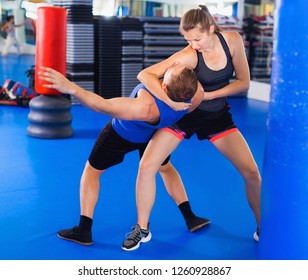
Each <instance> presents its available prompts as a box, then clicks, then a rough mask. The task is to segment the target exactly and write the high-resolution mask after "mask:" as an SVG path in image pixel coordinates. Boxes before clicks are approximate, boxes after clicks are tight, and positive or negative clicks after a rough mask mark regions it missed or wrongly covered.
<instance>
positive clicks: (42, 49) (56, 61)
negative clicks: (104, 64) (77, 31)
mask: <svg viewBox="0 0 308 280" xmlns="http://www.w3.org/2000/svg"><path fill="white" fill-rule="evenodd" d="M66 21H67V10H66V9H65V8H61V7H39V8H38V9H37V23H36V53H35V91H36V92H37V93H39V94H48V95H52V94H60V93H59V92H58V91H57V90H55V89H50V88H44V87H43V86H42V85H43V83H46V82H45V81H42V80H39V78H38V72H39V71H40V67H41V66H47V67H51V68H54V69H55V70H57V71H59V72H60V73H62V74H63V75H66Z"/></svg>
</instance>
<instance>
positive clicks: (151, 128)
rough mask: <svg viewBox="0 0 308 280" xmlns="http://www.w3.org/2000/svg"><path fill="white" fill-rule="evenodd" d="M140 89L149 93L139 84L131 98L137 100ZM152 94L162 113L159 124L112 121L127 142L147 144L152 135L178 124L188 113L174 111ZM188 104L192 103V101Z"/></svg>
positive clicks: (186, 111)
mask: <svg viewBox="0 0 308 280" xmlns="http://www.w3.org/2000/svg"><path fill="white" fill-rule="evenodd" d="M140 89H144V90H146V91H147V92H149V91H148V90H147V88H146V87H145V86H144V85H142V84H139V85H137V86H136V87H135V88H134V90H133V91H132V93H131V94H130V96H129V97H131V98H135V97H136V96H137V93H138V91H139V90H140ZM149 93H150V92H149ZM150 94H151V95H152V96H153V97H154V99H155V102H156V104H157V107H158V110H159V112H160V119H159V121H158V123H157V124H149V123H147V122H144V121H135V120H133V121H129V120H120V119H115V118H113V119H112V126H113V128H114V129H115V131H116V132H117V133H118V134H119V135H120V136H121V137H123V138H124V139H125V140H127V141H130V142H133V143H146V142H148V141H150V139H151V137H152V135H153V134H154V132H155V131H156V130H157V129H159V128H163V127H168V126H170V125H172V124H174V123H176V122H177V121H178V120H179V119H180V118H182V117H183V116H184V115H185V114H187V113H188V110H185V111H174V110H173V109H171V108H170V107H169V106H168V105H167V104H166V103H164V102H162V101H161V100H159V99H158V98H157V97H155V96H154V95H153V94H152V93H150ZM187 102H191V100H189V101H187Z"/></svg>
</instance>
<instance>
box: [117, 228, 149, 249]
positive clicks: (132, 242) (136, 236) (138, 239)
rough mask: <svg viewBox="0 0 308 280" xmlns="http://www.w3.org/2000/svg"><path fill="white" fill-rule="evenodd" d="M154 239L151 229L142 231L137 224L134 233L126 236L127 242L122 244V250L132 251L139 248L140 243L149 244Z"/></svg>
mask: <svg viewBox="0 0 308 280" xmlns="http://www.w3.org/2000/svg"><path fill="white" fill-rule="evenodd" d="M151 238H152V234H151V232H150V228H149V225H148V229H142V228H140V226H139V225H138V224H137V225H135V226H134V227H133V231H132V232H129V233H128V234H127V235H126V240H125V241H124V242H123V244H122V249H123V250H125V251H132V250H136V249H138V248H139V246H140V243H145V242H149V241H150V240H151Z"/></svg>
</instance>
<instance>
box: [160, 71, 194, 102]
mask: <svg viewBox="0 0 308 280" xmlns="http://www.w3.org/2000/svg"><path fill="white" fill-rule="evenodd" d="M172 67H177V68H174V69H173V68H172ZM170 69H171V70H172V72H171V74H170V78H168V80H167V82H166V85H167V95H168V97H169V98H170V99H171V100H173V101H176V102H185V101H187V100H190V99H192V98H193V96H194V95H195V93H196V91H197V88H198V79H197V75H196V73H195V72H194V70H193V69H191V68H190V67H187V66H183V67H178V66H177V65H175V66H171V67H170V68H169V69H168V70H170ZM168 70H167V71H168Z"/></svg>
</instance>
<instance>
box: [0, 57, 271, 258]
mask: <svg viewBox="0 0 308 280" xmlns="http://www.w3.org/2000/svg"><path fill="white" fill-rule="evenodd" d="M0 60H2V61H1V64H2V68H1V69H2V72H1V71H0V81H1V82H2V83H3V82H4V81H5V80H6V79H13V80H15V81H19V82H22V83H24V84H26V83H27V78H26V76H25V73H24V72H25V71H26V70H27V69H29V68H30V67H31V65H33V64H34V57H32V56H21V57H17V56H14V55H9V56H8V57H7V58H0ZM229 103H230V104H231V107H232V109H231V112H232V113H233V116H234V119H235V121H236V123H237V125H238V127H239V129H240V130H241V132H242V133H243V135H244V136H245V138H246V140H247V142H248V143H249V145H250V148H251V150H252V152H253V153H254V155H255V159H256V161H257V163H258V165H259V168H260V170H261V171H262V163H263V150H264V144H265V136H266V118H267V110H268V104H267V103H264V102H260V101H254V100H248V99H246V98H231V99H230V100H229ZM28 113H29V109H28V108H21V107H12V106H0V127H1V133H0V143H1V145H0V163H1V168H0V178H1V180H0V212H1V216H0V228H1V233H0V237H1V239H2V241H3V242H1V250H0V259H1V260H139V259H145V260H257V259H258V244H257V243H256V242H255V241H254V240H253V238H252V235H253V232H254V230H255V227H256V225H255V221H254V217H253V214H252V212H251V211H250V208H249V206H248V203H247V201H246V199H245V191H244V185H243V181H242V179H241V177H240V175H239V174H238V173H237V171H236V170H235V168H234V167H233V166H232V165H231V164H230V163H229V162H228V161H227V160H226V159H225V158H223V156H221V155H220V154H219V153H218V152H217V151H216V150H215V148H214V147H213V146H212V145H211V144H210V143H209V142H207V141H203V142H199V141H198V140H197V139H196V138H193V139H191V140H189V141H188V140H186V141H184V142H183V143H182V144H181V145H180V146H179V148H178V149H177V150H176V151H175V152H174V154H173V156H172V158H173V163H174V165H175V166H176V168H177V169H178V171H179V172H180V174H181V175H182V179H183V181H184V183H185V186H186V190H187V193H188V196H189V198H190V202H191V205H192V208H193V210H194V211H195V213H196V214H197V215H199V216H205V217H207V218H209V219H211V221H212V223H211V225H210V226H208V227H207V228H205V229H201V230H199V231H197V232H196V233H190V232H189V231H188V230H187V228H186V226H185V223H184V220H183V218H182V216H181V214H180V212H179V210H178V209H177V207H176V205H175V203H174V202H173V201H172V200H171V199H170V197H169V196H168V194H167V192H166V191H165V189H164V186H163V184H162V181H161V180H160V178H159V176H158V177H157V179H158V180H157V198H156V202H155V205H154V209H153V212H152V215H151V219H150V222H151V231H152V235H153V237H152V240H151V241H150V242H149V243H146V244H142V245H141V247H140V248H139V249H138V250H136V251H132V252H125V251H123V250H122V249H121V247H120V246H121V244H122V242H123V240H124V237H125V234H126V233H127V232H129V231H130V230H131V226H133V225H134V224H135V222H136V208H135V179H136V174H137V167H138V154H137V153H131V154H129V155H127V157H126V159H125V161H124V163H122V164H121V165H118V166H115V167H113V168H111V169H110V170H109V171H108V172H106V173H105V174H104V175H103V177H102V180H101V185H102V187H101V193H100V199H99V202H98V205H97V208H96V212H95V216H94V225H93V239H94V244H93V245H92V246H90V247H84V246H80V245H78V244H75V243H72V242H68V241H64V240H61V239H59V238H58V237H57V235H56V232H57V231H58V230H59V229H63V228H67V227H71V226H73V225H75V224H77V223H78V221H79V179H80V175H81V172H82V170H83V166H84V163H85V161H86V159H87V157H88V155H89V152H90V150H91V148H92V145H93V144H94V141H95V138H96V136H97V135H98V134H99V132H100V129H101V128H102V127H103V126H104V125H105V124H106V123H107V121H108V120H109V117H107V116H104V115H99V114H97V113H94V112H92V111H90V110H88V109H87V108H85V107H83V106H82V105H73V106H72V110H71V113H72V116H73V122H72V127H73V130H74V135H73V137H71V138H67V139H39V138H33V137H30V136H28V135H27V133H26V130H27V126H28V119H27V116H28Z"/></svg>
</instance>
